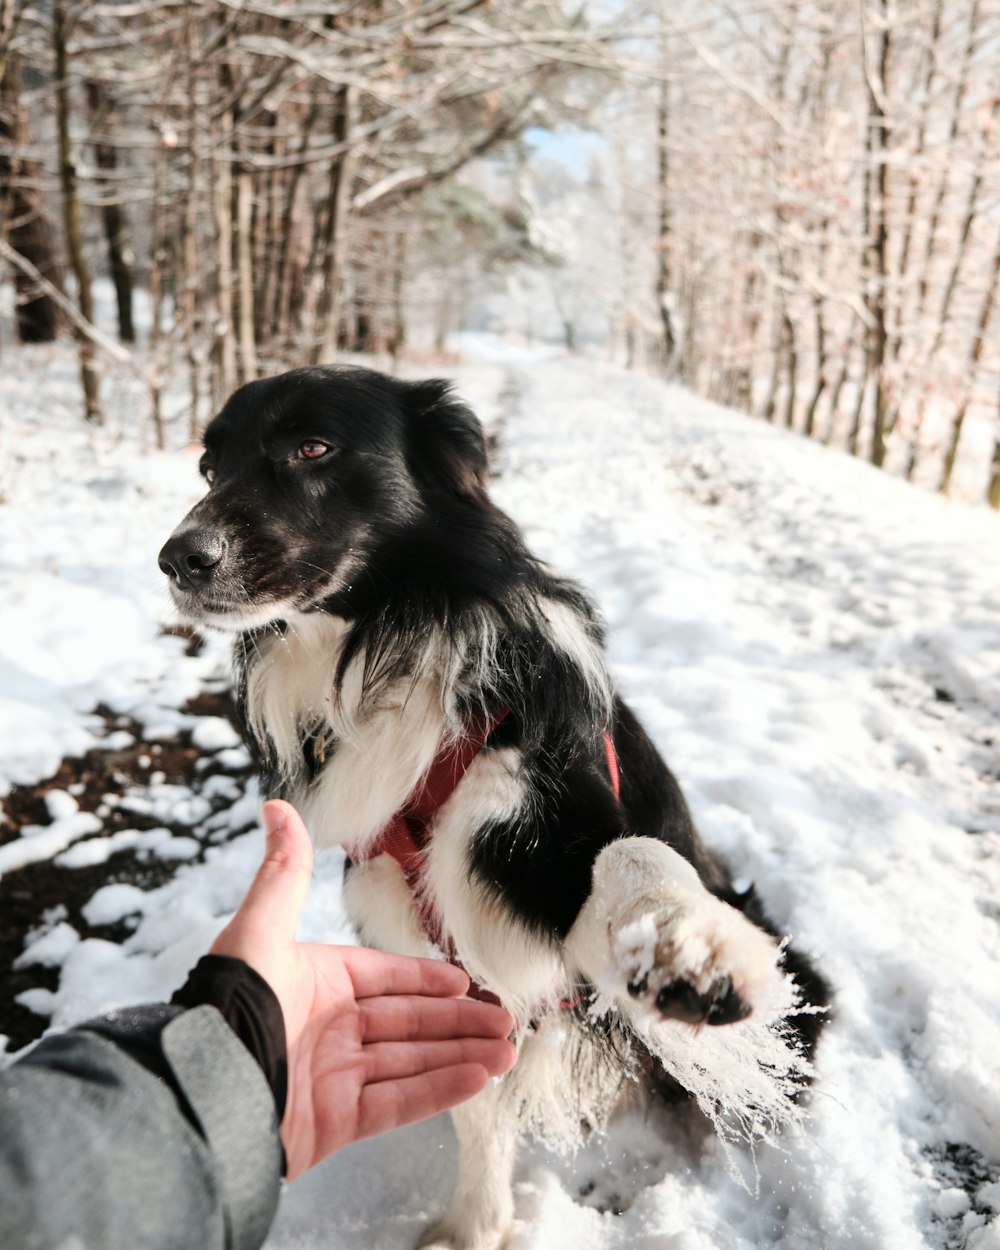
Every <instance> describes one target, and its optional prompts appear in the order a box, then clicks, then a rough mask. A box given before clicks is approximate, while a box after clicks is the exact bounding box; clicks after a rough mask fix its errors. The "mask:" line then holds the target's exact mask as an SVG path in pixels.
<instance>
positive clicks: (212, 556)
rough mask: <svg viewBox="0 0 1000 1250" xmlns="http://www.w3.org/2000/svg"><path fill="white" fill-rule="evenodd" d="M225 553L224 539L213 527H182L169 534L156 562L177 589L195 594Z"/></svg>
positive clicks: (205, 586)
mask: <svg viewBox="0 0 1000 1250" xmlns="http://www.w3.org/2000/svg"><path fill="white" fill-rule="evenodd" d="M225 554H226V541H225V539H224V538H222V536H221V535H219V534H217V533H214V532H213V531H212V530H198V529H189V530H181V531H180V532H178V533H174V534H172V535H171V536H170V538H169V539H168V540H167V542H166V543H165V544H164V546H163V549H162V550H161V551H160V555H159V561H158V562H159V565H160V569H161V571H162V572H163V573H165V574H166V575H167V577H168V578H169V579H170V582H171V585H172V586H173V587H175V588H176V589H177V590H184V591H187V592H189V593H191V594H198V593H199V592H200V591H203V590H205V589H206V588H207V587H208V586H209V584H210V583H211V581H212V577H213V575H214V573H215V571H216V569H217V567H218V565H219V564H220V562H221V561H222V557H223V556H224V555H225Z"/></svg>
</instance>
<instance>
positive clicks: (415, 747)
mask: <svg viewBox="0 0 1000 1250" xmlns="http://www.w3.org/2000/svg"><path fill="white" fill-rule="evenodd" d="M346 632H347V626H346V624H345V623H344V622H342V621H340V620H338V619H337V618H332V617H329V616H325V615H322V614H317V615H315V616H302V617H299V618H297V619H293V620H292V621H291V622H289V624H288V627H287V629H286V631H285V633H284V634H282V635H277V634H276V635H274V637H273V638H267V639H265V640H264V642H263V643H262V644H259V645H258V654H257V656H256V657H255V658H254V661H253V665H252V667H251V670H250V674H249V680H248V691H247V695H248V699H247V703H248V709H249V714H250V717H251V722H252V724H253V726H254V729H255V731H256V732H257V733H258V735H259V736H260V737H263V731H264V730H265V729H266V732H267V734H268V736H269V737H270V739H271V742H272V743H273V745H274V749H275V752H276V754H277V756H278V760H279V764H280V767H281V770H282V772H283V774H284V777H285V781H286V785H287V788H288V793H289V797H290V798H292V800H293V801H294V802H295V803H296V804H297V806H298V807H299V809H300V810H301V812H302V815H303V818H304V819H305V821H306V824H307V826H308V827H309V829H310V830H311V832H312V834H313V837H314V839H315V841H316V844H317V846H320V847H330V846H342V847H344V848H345V849H347V850H348V852H349V853H351V854H353V855H354V856H357V857H359V858H360V857H363V856H364V853H365V851H366V849H368V848H370V847H371V845H372V843H373V842H374V840H375V839H376V838H377V837H378V835H379V834H380V833H381V831H382V830H383V829H384V828H385V827H386V825H387V824H388V823H389V822H390V821H391V820H392V818H393V816H394V815H395V814H396V813H397V812H398V811H399V810H400V809H401V808H402V807H403V806H404V804H405V803H406V800H407V799H408V798H409V797H410V795H411V794H412V793H413V792H414V790H415V789H416V787H417V785H418V783H419V782H420V780H421V778H422V777H423V776H424V775H425V773H426V772H427V770H428V769H429V768H430V767H431V765H432V764H433V762H434V760H435V757H436V756H437V755H438V753H439V751H440V750H441V747H442V744H443V743H445V742H446V741H447V739H448V738H449V736H450V735H453V734H454V733H455V732H457V725H456V719H455V717H454V716H453V715H449V711H450V710H451V709H450V708H449V707H448V703H449V701H450V692H449V691H448V689H447V687H446V686H445V684H444V683H443V682H442V680H441V678H440V677H439V676H438V675H437V672H436V670H438V671H439V665H437V664H435V663H434V662H433V652H434V643H433V641H432V642H430V643H429V644H428V663H426V664H425V665H424V666H422V667H423V671H422V673H421V674H420V675H418V676H416V677H413V678H409V679H407V680H406V681H405V683H401V684H400V685H398V686H397V687H395V688H389V689H387V690H384V691H383V692H381V694H380V696H379V698H378V699H377V700H376V701H375V702H374V703H373V704H371V705H364V706H363V704H362V697H361V696H362V689H361V682H362V673H363V658H357V659H355V660H354V661H352V663H351V664H350V665H349V667H348V669H347V672H346V674H345V676H344V680H343V682H342V683H341V685H340V690H339V693H338V694H335V693H334V692H335V690H336V686H337V668H338V664H339V661H340V655H341V648H342V646H343V642H344V638H345V636H346ZM308 733H319V734H320V735H321V736H323V735H326V736H327V737H328V739H329V740H330V742H331V749H330V752H329V757H328V758H327V759H326V760H325V761H324V763H323V765H322V767H321V769H320V771H319V773H318V774H317V775H316V776H315V777H314V778H312V777H310V775H309V771H308V769H307V767H306V764H305V757H304V752H303V736H304V734H308ZM519 764H520V760H519V755H518V752H517V751H515V750H512V749H506V750H499V751H496V750H494V751H487V752H484V753H483V754H482V755H480V756H479V757H477V758H476V759H475V760H474V761H473V762H472V764H471V765H470V767H469V769H468V771H467V773H466V774H465V776H464V777H463V779H462V781H461V782H460V783H459V785H458V787H457V788H456V790H455V791H454V793H453V794H452V795H451V796H450V797H449V798H448V799H447V801H446V802H445V803H444V805H443V806H442V807H441V809H440V810H439V811H438V812H437V814H436V816H435V818H434V822H433V826H432V833H431V837H430V839H429V845H428V848H427V860H426V870H425V872H424V874H423V879H422V889H423V891H424V893H425V895H426V897H427V899H428V901H429V902H430V904H431V906H432V908H433V910H434V912H435V914H436V916H437V917H438V918H439V921H440V923H441V925H442V928H443V932H444V934H445V935H446V936H447V937H448V939H449V940H450V941H451V942H452V943H453V945H454V948H455V951H456V952H457V954H458V957H459V959H460V960H461V962H462V964H463V966H464V967H465V968H466V970H467V971H468V972H469V974H470V975H471V976H472V977H473V978H474V979H476V980H478V981H480V982H481V983H482V984H484V985H487V986H488V987H489V988H490V989H492V990H493V991H494V992H496V993H497V994H499V995H500V997H501V998H502V999H503V1000H504V1002H505V1003H507V1004H508V1005H509V1006H510V1008H511V1010H513V1011H514V1012H515V1013H516V1014H517V1015H519V1016H521V1018H523V1019H525V1020H526V1019H528V1018H529V1017H530V1015H531V1014H532V1013H534V1012H536V1011H537V1010H538V1008H539V1007H540V1006H541V1005H543V1004H545V1003H546V1002H548V1001H549V1000H551V999H553V998H558V997H559V995H560V994H562V993H564V992H565V981H566V978H565V973H564V970H563V963H562V959H561V956H560V953H559V951H558V948H557V946H556V945H555V944H554V943H552V942H547V941H545V940H542V939H539V938H538V937H536V936H534V935H532V934H531V933H529V931H528V930H527V929H526V928H525V927H524V926H523V925H521V924H520V923H518V922H517V921H516V920H515V919H514V918H513V917H512V916H511V915H510V912H509V910H508V909H505V908H503V907H502V906H500V905H499V903H498V902H496V901H494V900H492V899H491V898H490V897H489V895H488V892H487V891H486V890H485V889H484V888H483V887H482V886H481V885H480V884H478V883H477V882H476V881H475V880H474V879H473V877H472V876H471V874H470V867H469V852H470V840H471V838H472V836H473V834H474V832H475V830H476V829H479V828H482V827H484V826H486V825H497V824H501V823H504V822H507V821H510V820H512V819H513V818H515V817H516V814H517V813H518V812H519V811H521V810H523V808H524V804H525V798H526V795H525V786H526V782H525V779H524V777H523V774H522V772H521V769H520V767H519ZM345 900H346V902H347V906H348V911H349V913H350V915H351V918H352V920H353V922H354V923H355V925H356V926H357V927H358V929H359V931H360V932H361V934H362V936H363V937H364V939H365V940H367V941H372V942H374V943H376V944H378V945H379V946H382V947H384V948H388V949H395V950H397V951H400V952H401V953H405V954H426V953H427V950H428V939H427V937H426V935H425V934H424V932H423V929H422V927H421V923H420V920H419V915H418V912H417V908H416V906H415V904H414V900H413V899H412V898H411V897H410V894H409V889H408V886H407V884H406V881H405V879H404V877H403V874H402V872H401V870H400V869H399V867H398V865H396V863H395V862H394V861H393V860H391V859H390V858H389V856H387V855H379V856H376V857H375V858H374V859H372V860H370V861H367V862H362V863H359V864H357V865H356V866H355V867H354V868H353V870H352V871H351V873H350V874H349V876H348V879H347V884H346V887H345Z"/></svg>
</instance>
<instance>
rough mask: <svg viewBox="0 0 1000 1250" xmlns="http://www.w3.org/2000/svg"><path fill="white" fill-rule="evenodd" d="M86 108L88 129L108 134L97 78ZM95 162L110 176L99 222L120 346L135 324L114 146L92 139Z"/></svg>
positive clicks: (107, 106)
mask: <svg viewBox="0 0 1000 1250" xmlns="http://www.w3.org/2000/svg"><path fill="white" fill-rule="evenodd" d="M87 106H88V108H89V109H90V117H91V128H92V131H93V133H94V134H95V135H99V134H100V133H101V131H102V130H103V131H106V132H107V131H110V126H109V120H110V118H111V116H112V113H113V107H114V106H113V104H112V102H111V101H110V100H109V99H108V97H107V94H106V92H105V90H104V88H103V86H102V85H101V83H99V82H98V81H97V80H96V79H91V80H90V81H89V82H88V83H87ZM94 159H95V161H96V163H97V168H98V169H99V170H101V172H102V173H104V174H107V175H110V176H109V177H107V178H106V180H105V184H104V186H103V187H102V189H101V220H102V222H103V224H104V237H105V239H106V240H107V245H108V269H109V271H110V274H111V281H112V284H113V285H114V288H115V301H116V304H117V307H118V337H119V338H120V339H121V341H122V342H123V343H134V342H135V322H134V321H133V317H132V287H133V280H132V263H131V258H130V253H129V247H128V221H127V220H126V217H125V210H124V209H123V208H122V206H121V204H120V203H119V202H118V189H117V186H116V184H115V172H116V170H117V167H118V157H117V153H116V151H115V147H114V144H113V143H109V142H108V141H107V139H106V138H103V139H102V138H95V139H94Z"/></svg>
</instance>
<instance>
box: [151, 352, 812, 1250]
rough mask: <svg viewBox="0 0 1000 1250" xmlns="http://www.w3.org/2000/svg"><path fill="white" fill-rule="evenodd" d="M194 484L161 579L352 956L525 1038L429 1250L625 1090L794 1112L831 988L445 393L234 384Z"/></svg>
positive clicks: (494, 1093) (485, 1220)
mask: <svg viewBox="0 0 1000 1250" xmlns="http://www.w3.org/2000/svg"><path fill="white" fill-rule="evenodd" d="M201 471H202V473H203V475H204V477H205V478H206V480H207V482H208V483H209V491H208V493H207V495H206V496H205V497H204V499H202V500H201V502H200V503H198V504H197V505H196V506H195V507H194V508H193V509H192V510H191V512H190V513H189V514H188V515H187V516H186V517H185V518H184V520H183V521H182V522H181V523H180V525H179V526H178V528H177V529H176V531H175V532H174V534H173V535H172V537H171V538H170V540H169V541H168V542H167V544H166V546H164V548H163V550H162V552H161V553H160V567H161V569H162V570H163V572H164V573H165V574H166V575H167V576H168V578H169V580H170V589H171V591H172V594H173V598H174V600H175V602H176V605H177V607H178V608H179V609H180V611H181V612H182V614H183V615H184V616H186V617H187V618H188V619H190V620H192V621H197V622H201V623H203V624H207V625H211V626H216V627H219V628H221V629H225V630H229V631H232V632H234V633H236V634H237V635H238V642H237V647H236V658H237V674H238V699H239V705H240V709H241V713H242V716H243V719H244V722H245V727H246V734H247V737H248V740H249V742H250V744H251V746H252V748H253V749H254V751H255V753H256V756H257V759H258V762H259V765H260V768H261V772H262V777H263V785H264V788H265V790H266V791H267V792H268V793H269V794H272V795H281V796H283V797H286V798H288V799H290V800H292V801H293V802H294V803H296V804H297V805H298V807H299V808H300V810H301V811H302V813H303V815H304V817H305V819H306V822H307V824H308V825H309V827H310V829H311V830H312V832H313V835H314V837H315V840H316V842H317V843H318V845H320V846H324V847H325V846H332V845H339V846H342V847H344V848H345V849H346V851H347V853H348V857H349V862H350V868H349V871H348V873H347V877H346V881H345V895H346V899H347V905H348V908H349V911H350V914H351V916H352V918H353V920H354V922H355V924H356V926H357V929H358V933H359V935H360V937H361V939H362V940H363V941H364V942H366V943H369V944H371V945H375V946H379V947H383V948H385V949H388V950H394V951H399V952H403V953H409V954H427V953H428V949H429V948H430V947H436V948H437V950H438V952H440V953H442V954H444V955H445V956H446V957H449V958H453V959H455V960H456V961H457V962H459V963H460V964H461V965H462V967H464V968H465V969H466V970H467V972H468V973H469V974H470V976H471V977H472V978H473V980H474V982H475V983H477V985H478V986H479V987H481V991H480V992H483V993H489V994H491V995H495V996H497V997H498V998H499V999H500V1000H501V1001H502V1002H503V1003H504V1004H505V1005H506V1006H507V1007H508V1008H509V1009H510V1010H511V1011H512V1012H513V1013H514V1015H515V1016H516V1017H517V1018H518V1020H519V1021H520V1022H521V1028H520V1044H521V1054H520V1058H519V1062H518V1064H517V1065H516V1067H515V1069H514V1071H513V1072H512V1073H511V1074H510V1075H509V1076H508V1077H506V1078H504V1079H503V1080H502V1081H499V1082H495V1083H494V1084H493V1086H491V1087H490V1088H489V1089H488V1090H487V1091H486V1092H484V1093H483V1094H481V1095H479V1096H478V1097H477V1098H476V1099H474V1100H473V1101H472V1102H471V1103H470V1104H467V1105H466V1106H464V1107H462V1108H460V1109H459V1110H458V1111H457V1112H456V1113H455V1123H456V1128H457V1132H458V1137H459V1143H460V1150H461V1161H460V1170H459V1178H458V1182H457V1186H456V1190H455V1195H454V1199H453V1201H452V1205H451V1208H450V1210H449V1211H448V1213H447V1214H446V1216H445V1217H444V1219H443V1220H442V1222H441V1223H440V1224H439V1225H437V1226H436V1227H435V1228H434V1229H432V1230H431V1231H430V1232H429V1233H428V1235H427V1236H426V1237H425V1239H424V1241H423V1243H422V1244H423V1245H425V1246H433V1247H445V1246H447V1247H453V1248H457V1247H460V1248H462V1250H493V1248H494V1247H497V1246H499V1245H501V1244H502V1242H503V1241H504V1239H505V1236H506V1234H507V1233H508V1231H509V1226H510V1223H511V1220H512V1199H511V1189H510V1175H511V1168H512V1163H513V1157H514V1149H515V1145H516V1141H517V1138H518V1135H519V1133H520V1132H521V1131H522V1129H523V1128H524V1127H525V1126H528V1127H530V1128H533V1129H535V1130H540V1131H542V1132H543V1133H544V1134H545V1135H546V1136H547V1137H548V1138H549V1139H567V1140H568V1139H572V1138H573V1137H575V1136H577V1135H578V1134H579V1131H580V1126H581V1124H593V1123H596V1122H597V1121H598V1119H599V1117H600V1116H601V1115H604V1114H606V1113H607V1112H608V1111H609V1110H610V1109H611V1107H612V1105H613V1104H614V1102H615V1100H616V1098H617V1097H618V1096H619V1093H620V1091H621V1089H622V1086H623V1078H626V1077H633V1078H635V1080H640V1079H641V1081H642V1082H644V1083H645V1084H647V1085H649V1084H654V1085H655V1084H657V1083H658V1082H659V1083H660V1084H661V1085H663V1086H665V1085H666V1084H667V1083H668V1080H670V1079H672V1080H673V1081H676V1082H677V1083H679V1085H681V1086H682V1087H684V1088H685V1089H687V1090H689V1091H691V1092H692V1093H694V1094H695V1096H696V1097H697V1098H698V1100H699V1103H700V1104H701V1106H702V1107H703V1108H704V1109H705V1110H706V1111H707V1112H708V1113H709V1114H710V1115H711V1116H713V1118H715V1119H716V1120H717V1121H718V1122H720V1123H723V1125H724V1124H725V1123H726V1116H727V1115H729V1116H732V1115H735V1116H737V1117H738V1118H740V1119H741V1120H742V1122H743V1124H744V1125H748V1126H750V1127H751V1129H752V1128H753V1126H755V1125H760V1124H762V1123H766V1122H774V1121H779V1120H781V1119H782V1118H784V1117H785V1116H786V1115H787V1114H793V1115H794V1114H795V1107H796V1099H795V1098H794V1093H795V1090H796V1089H797V1088H800V1087H801V1085H802V1084H803V1082H804V1081H805V1080H806V1079H807V1076H808V1055H809V1053H810V1052H811V1050H812V1047H813V1045H814V1043H815V1041H816V1038H817V1036H818V1032H819V1029H820V1024H821V1017H822V1010H821V1009H822V1007H823V1006H824V1005H825V1003H826V1002H827V991H826V986H825V985H824V983H823V981H822V978H820V977H819V976H818V975H817V974H816V973H815V972H814V971H813V969H812V968H811V967H810V965H809V963H808V962H807V961H806V960H805V959H804V958H803V957H802V956H800V955H798V954H796V953H795V952H793V951H792V950H790V949H788V948H787V947H786V948H784V949H782V947H781V946H780V945H779V943H778V942H777V941H776V940H775V938H774V936H772V935H773V934H774V932H775V930H774V929H773V928H772V926H771V925H770V924H769V923H768V921H767V920H766V918H765V917H764V916H763V914H762V912H761V909H760V906H759V904H758V902H757V900H756V898H755V896H754V895H753V893H752V891H751V892H749V893H746V894H737V893H736V892H735V890H734V888H733V886H732V883H731V880H730V878H729V876H728V874H727V871H726V869H725V867H724V865H723V864H722V863H720V862H719V860H718V859H717V858H716V857H715V856H714V855H713V854H712V853H711V852H710V851H708V850H707V849H706V848H705V846H703V845H702V843H701V841H700V840H699V838H698V835H697V832H696V831H695V828H694V826H693V824H692V821H691V817H690V815H689V813H688V809H687V806H686V804H685V802H684V799H683V797H682V795H681V792H680V790H679V788H678V785H677V782H676V781H675V780H674V777H673V776H672V775H671V773H670V772H669V770H668V769H667V767H666V765H665V764H664V763H663V761H662V760H661V759H660V757H659V755H658V754H657V752H656V750H655V749H654V747H653V746H652V744H651V743H650V741H649V739H648V738H647V737H646V735H645V733H644V732H643V730H642V728H641V727H640V725H639V724H638V722H637V721H636V718H635V716H634V715H633V714H632V713H631V712H630V711H629V709H628V708H627V707H626V706H625V704H624V703H623V702H622V700H621V699H620V698H619V697H618V696H617V695H616V694H615V691H614V688H613V686H612V683H611V680H610V678H609V675H608V671H607V667H606V664H605V658H604V654H603V649H602V637H601V627H600V625H599V623H598V621H597V619H596V616H595V612H594V609H593V607H592V606H591V604H590V603H589V602H588V601H587V599H586V598H585V596H584V595H583V594H582V593H581V591H580V589H579V588H578V587H577V586H575V585H573V584H572V583H570V582H568V581H565V580H563V579H562V578H560V577H558V576H556V575H555V574H553V573H552V572H551V571H550V570H549V569H547V568H546V567H544V566H543V565H542V564H541V563H540V562H539V561H538V560H537V559H536V558H535V557H534V556H532V554H531V553H530V552H529V551H528V550H527V548H526V546H525V544H524V541H523V538H522V536H521V534H520V532H519V531H518V529H517V528H516V526H515V525H514V524H513V523H512V522H511V520H510V519H509V518H508V517H507V516H505V515H504V514H503V513H502V512H500V511H499V509H498V508H497V507H495V505H494V504H492V503H491V501H490V499H489V498H488V495H487V491H486V452H485V446H484V440H483V435H482V431H481V429H480V426H479V423H478V421H477V420H476V418H475V417H474V416H473V414H472V413H471V412H470V411H469V410H468V408H466V407H465V406H464V405H463V404H462V403H461V402H459V401H458V400H457V399H456V398H454V397H453V395H452V393H451V391H450V388H449V386H448V384H447V383H444V382H441V381H428V382H404V381H399V380H397V379H393V378H389V377H385V376H383V375H381V374H379V373H375V372H372V371H370V370H367V369H358V368H315V369H297V370H295V371H293V372H291V373H286V374H284V375H282V376H280V377H276V378H270V379H267V380H264V381H260V382H253V383H250V384H249V385H246V386H243V387H241V388H240V390H238V391H237V392H236V393H235V394H234V395H233V396H232V398H231V399H230V400H229V402H228V403H227V404H226V406H225V407H224V408H223V410H222V412H221V413H220V414H219V415H218V416H217V417H216V418H215V419H214V420H213V421H212V423H211V424H210V426H209V427H208V430H207V433H206V435H205V453H204V456H203V458H202V462H201ZM803 1007H804V1008H805V1010H803ZM702 1025H708V1026H725V1027H715V1028H702V1027H701V1026H702ZM666 1074H669V1078H668V1076H667V1075H666ZM624 1085H625V1086H626V1087H629V1086H631V1087H632V1088H634V1087H635V1081H632V1082H629V1081H627V1080H625V1081H624Z"/></svg>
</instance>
